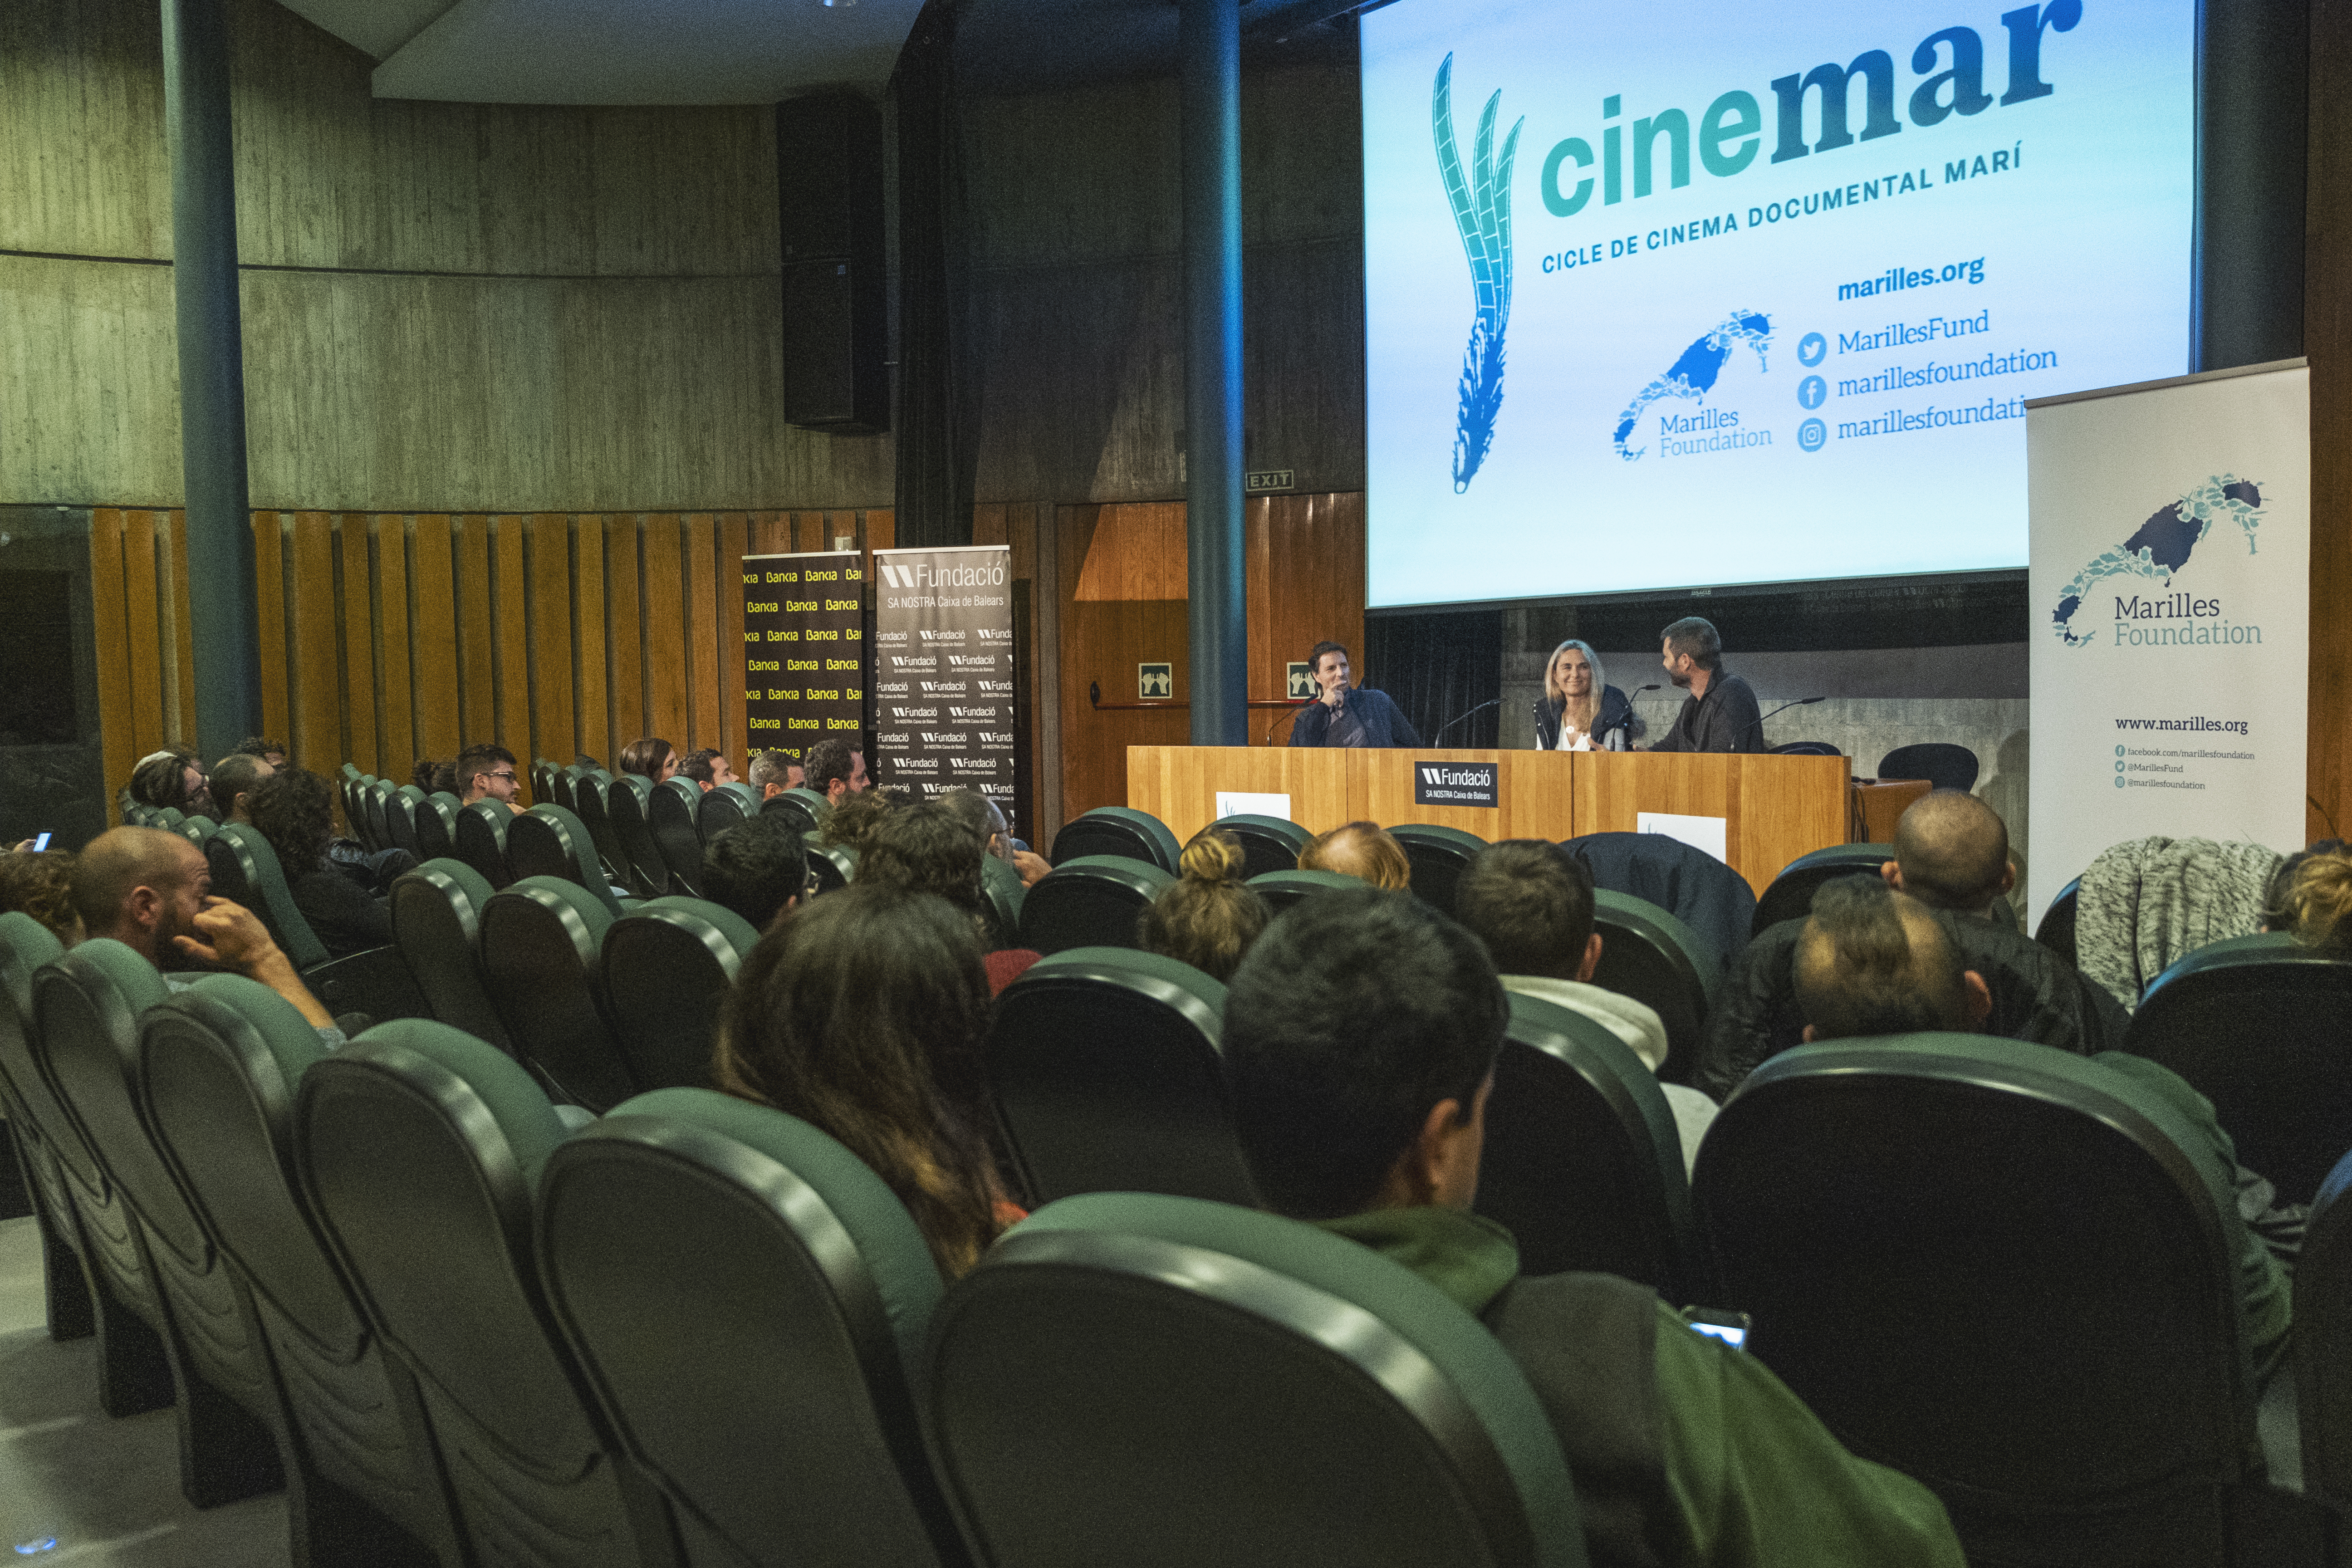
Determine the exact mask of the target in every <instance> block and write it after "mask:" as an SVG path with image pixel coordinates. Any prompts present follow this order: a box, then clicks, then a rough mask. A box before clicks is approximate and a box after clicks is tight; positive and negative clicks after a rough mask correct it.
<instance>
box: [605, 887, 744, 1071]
mask: <svg viewBox="0 0 2352 1568" xmlns="http://www.w3.org/2000/svg"><path fill="white" fill-rule="evenodd" d="M759 941H760V933H759V932H758V931H755V930H754V929H752V926H751V921H747V920H745V919H744V918H743V917H742V916H741V915H739V914H737V913H736V912H735V911H734V910H729V909H722V908H721V907H719V905H717V904H713V903H709V902H706V901H705V900H701V899H688V898H663V899H656V900H653V901H652V902H650V903H647V904H645V905H642V906H640V907H639V908H637V909H635V910H631V911H630V912H629V913H627V914H626V915H624V916H623V917H622V918H621V919H619V920H616V921H614V922H613V923H612V924H611V925H610V926H609V927H607V928H606V929H605V931H604V962H603V973H604V998H605V1002H606V1004H607V1005H608V1007H609V1009H610V1012H611V1016H612V1022H613V1040H614V1045H616V1046H617V1047H619V1049H620V1054H621V1058H622V1060H623V1061H624V1063H625V1066H626V1068H627V1071H628V1075H629V1078H630V1080H631V1081H632V1082H634V1083H635V1084H636V1085H637V1086H638V1087H639V1088H640V1089H669V1088H702V1087H707V1086H708V1085H709V1083H710V1053H711V1049H712V1047H715V1046H716V1045H717V1044H718V1042H719V1010H720V1009H721V1008H722V1007H723V1006H725V1005H726V1002H727V993H728V990H729V989H730V987H731V986H732V985H733V984H735V975H736V973H737V971H739V970H740V969H741V968H742V967H743V961H744V960H745V959H747V958H749V957H751V949H752V948H753V947H755V946H756V945H758V943H759Z"/></svg>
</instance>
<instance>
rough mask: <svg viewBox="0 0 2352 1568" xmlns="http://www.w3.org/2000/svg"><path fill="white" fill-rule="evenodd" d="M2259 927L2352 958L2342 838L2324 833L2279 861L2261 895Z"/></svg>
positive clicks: (2350, 869)
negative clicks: (2324, 834) (2261, 909)
mask: <svg viewBox="0 0 2352 1568" xmlns="http://www.w3.org/2000/svg"><path fill="white" fill-rule="evenodd" d="M2263 930H2264V931H2292V932H2293V933H2294V937H2295V939H2296V940H2297V941H2299V942H2302V943H2303V944H2304V945H2305V946H2306V947H2315V948H2317V949H2318V950H2319V951H2320V952H2326V953H2331V954H2333V955H2334V956H2336V957H2337V958H2346V959H2352V851H2347V849H2346V848H2345V847H2344V841H2343V840H2342V839H2340V838H2323V839H2321V840H2320V841H2319V842H2318V843H2316V844H2315V845H2313V846H2312V847H2310V848H2308V849H2298V850H2296V851H2295V852H2294V854H2292V855H2290V856H2288V857H2287V858H2286V859H2285V860H2284V861H2283V862H2282V863H2281V864H2280V866H2279V868H2278V873H2277V875H2275V876H2273V878H2272V879H2271V884H2270V889H2269V891H2268V892H2266V893H2265V894H2264V895H2263Z"/></svg>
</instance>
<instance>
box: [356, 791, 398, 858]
mask: <svg viewBox="0 0 2352 1568" xmlns="http://www.w3.org/2000/svg"><path fill="white" fill-rule="evenodd" d="M391 794H392V786H391V785H390V784H385V783H384V782H383V780H382V779H367V780H364V781H363V782H362V784H361V785H360V820H361V822H362V825H363V826H364V829H365V831H363V832H362V833H361V835H360V841H361V842H362V843H363V844H365V845H366V846H367V847H368V849H369V850H370V851H371V852H373V851H375V850H379V849H389V848H391V847H393V837H392V828H391V826H389V822H390V813H389V808H388V806H387V805H386V801H387V799H388V797H389V796H390V795H391Z"/></svg>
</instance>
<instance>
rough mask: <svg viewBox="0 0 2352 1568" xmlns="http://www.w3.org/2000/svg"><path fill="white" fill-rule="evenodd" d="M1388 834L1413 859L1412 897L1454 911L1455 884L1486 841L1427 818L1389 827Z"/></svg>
mask: <svg viewBox="0 0 2352 1568" xmlns="http://www.w3.org/2000/svg"><path fill="white" fill-rule="evenodd" d="M1389 837H1391V838H1393V839H1395V840H1396V841H1397V842H1398V843H1399V844H1402V845H1403V846H1404V858H1406V859H1407V860H1410V861H1411V862H1412V893H1413V897H1415V898H1417V899H1419V900H1421V901H1422V902H1423V903H1425V904H1430V905H1433V906H1434V907H1436V908H1438V909H1441V910H1444V911H1445V912H1446V913H1447V914H1449V915H1450V914H1452V913H1453V912H1454V883H1455V882H1457V881H1459V880H1461V878H1462V873H1463V871H1464V870H1465V868H1467V867H1468V866H1469V864H1470V862H1471V861H1473V860H1475V859H1476V858H1478V854H1479V851H1481V850H1483V849H1485V848H1486V840H1485V839H1483V838H1481V837H1478V836H1477V835H1476V834H1475V833H1465V832H1464V831H1462V829H1460V828H1458V827H1439V826H1435V825H1434V824H1432V823H1427V822H1405V823H1400V824H1398V825H1397V826H1394V827H1391V828H1390V829H1389Z"/></svg>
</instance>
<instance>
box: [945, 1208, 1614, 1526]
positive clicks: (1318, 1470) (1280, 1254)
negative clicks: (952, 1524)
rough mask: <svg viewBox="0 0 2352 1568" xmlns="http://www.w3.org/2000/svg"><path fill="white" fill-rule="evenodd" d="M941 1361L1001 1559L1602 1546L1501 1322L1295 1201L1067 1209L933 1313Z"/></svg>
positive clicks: (949, 1477) (971, 1485) (957, 1495)
mask: <svg viewBox="0 0 2352 1568" xmlns="http://www.w3.org/2000/svg"><path fill="white" fill-rule="evenodd" d="M1342 1325H1344V1327H1342ZM926 1371H927V1373H928V1375H927V1376H926V1377H925V1378H924V1379H923V1383H922V1391H921V1398H922V1399H923V1402H924V1403H923V1415H924V1419H925V1425H926V1426H927V1427H928V1428H929V1433H930V1436H931V1450H932V1452H933V1454H934V1455H936V1456H937V1458H938V1461H939V1467H940V1480H941V1484H942V1485H943V1486H944V1487H945V1489H946V1490H947V1493H948V1496H949V1500H950V1503H951V1504H952V1505H953V1506H954V1508H955V1510H956V1511H957V1513H958V1515H959V1516H960V1517H961V1519H962V1521H963V1523H964V1527H965V1530H966V1531H967V1533H968V1534H969V1535H970V1537H971V1540H972V1542H973V1543H974V1545H975V1547H976V1548H977V1551H978V1554H979V1555H980V1557H981V1558H982V1560H983V1561H986V1562H990V1563H1021V1564H1024V1565H1035V1568H1065V1565H1067V1568H1077V1565H1079V1564H1091V1563H1142V1564H1152V1565H1155V1568H1156V1565H1162V1564H1180V1563H1217V1564H1219V1568H1297V1565H1298V1564H1301V1563H1414V1564H1417V1565H1421V1568H1470V1565H1471V1564H1477V1565H1479V1568H1500V1565H1503V1564H1511V1565H1514V1568H1532V1565H1534V1564H1538V1563H1540V1564H1553V1565H1559V1568H1570V1565H1577V1568H1580V1565H1581V1564H1582V1563H1583V1562H1584V1560H1585V1557H1584V1542H1583V1539H1582V1533H1581V1529H1580V1514H1579V1512H1578V1507H1577V1498H1576V1494H1575V1491H1574V1489H1572V1488H1571V1486H1570V1481H1569V1475H1568V1467H1567V1463H1566V1461H1565V1460H1564V1459H1563V1458H1561V1457H1560V1451H1559V1440H1558V1438H1557V1437H1555V1436H1553V1431H1552V1427H1551V1425H1550V1422H1549V1418H1548V1417H1547V1415H1545V1413H1544V1410H1543V1407H1542V1406H1541V1405H1539V1404H1538V1402H1537V1399H1536V1396H1535V1394H1534V1393H1533V1391H1532V1390H1530V1389H1529V1388H1528V1384H1527V1380H1526V1379H1525V1378H1524V1377H1523V1376H1522V1375H1521V1374H1520V1373H1519V1370H1518V1368H1517V1366H1516V1365H1515V1364H1514V1363H1513V1362H1512V1361H1511V1358H1510V1353H1509V1352H1507V1351H1506V1350H1505V1349H1504V1348H1503V1346H1502V1345H1501V1343H1500V1342H1497V1341H1496V1338H1495V1336H1494V1335H1493V1334H1491V1333H1489V1332H1488V1331H1486V1328H1485V1326H1484V1325H1482V1324H1481V1323H1479V1321H1477V1320H1476V1319H1475V1318H1473V1317H1472V1316H1471V1315H1470V1314H1469V1313H1467V1312H1465V1311H1464V1310H1462V1309H1461V1308H1459V1307H1458V1306H1456V1305H1455V1304H1454V1302H1453V1301H1451V1300H1448V1299H1447V1298H1446V1297H1445V1296H1444V1293H1442V1292H1441V1291H1439V1290H1438V1289H1436V1288H1435V1287H1433V1286H1432V1285H1430V1284H1429V1283H1428V1282H1426V1281H1425V1280H1423V1279H1418V1278H1416V1277H1415V1276H1413V1275H1412V1274H1411V1273H1410V1272H1408V1271H1407V1270H1405V1269H1404V1268H1400V1267H1399V1266H1397V1265H1396V1264H1394V1263H1392V1262H1391V1261H1390V1260H1389V1259H1387V1258H1381V1257H1380V1256H1378V1255H1377V1254H1375V1253H1373V1252H1372V1251H1371V1250H1370V1249H1369V1248H1367V1247H1361V1246H1359V1245H1357V1244H1356V1243H1354V1242H1351V1241H1349V1240H1347V1239H1345V1238H1344V1237H1338V1236H1332V1235H1330V1234H1328V1233H1327V1232H1323V1231H1319V1230H1317V1229H1316V1228H1315V1227H1313V1226H1307V1225H1303V1224H1300V1223H1298V1222H1297V1221H1293V1220H1288V1219H1284V1218H1281V1217H1279V1216H1277V1215H1269V1214H1255V1213H1251V1212H1249V1211H1247V1210H1244V1209H1239V1208H1232V1207H1227V1206H1225V1205H1212V1204H1199V1203H1192V1202H1189V1201H1187V1200H1184V1199H1181V1198H1168V1197H1159V1196H1154V1195H1150V1194H1131V1193H1121V1194H1099V1195H1096V1196H1092V1197H1085V1198H1074V1199H1071V1200H1069V1201H1068V1202H1066V1203H1063V1204H1057V1205H1054V1206H1053V1207H1052V1208H1050V1209H1047V1210H1046V1211H1045V1212H1044V1213H1042V1214H1039V1215H1035V1216H1034V1217H1033V1218H1032V1219H1031V1220H1030V1221H1029V1222H1028V1223H1027V1224H1025V1225H1024V1226H1021V1227H1019V1228H1018V1229H1017V1230H1015V1231H1013V1233H1012V1234H1011V1235H1009V1236H1007V1237H1004V1238H1003V1240H1002V1241H1000V1242H998V1243H997V1245H996V1246H995V1247H992V1248H991V1249H990V1251H989V1253H988V1256H987V1257H986V1258H983V1259H982V1262H981V1265H980V1267H979V1268H975V1269H974V1270H972V1272H971V1274H969V1275H967V1276H966V1277H965V1278H964V1279H962V1280H961V1281H960V1282H959V1283H958V1284H957V1285H956V1286H955V1288H954V1289H951V1290H950V1291H949V1292H948V1294H947V1297H946V1299H945V1300H942V1301H941V1302H940V1305H939V1306H938V1308H936V1309H935V1310H933V1312H932V1315H931V1333H930V1342H929V1354H928V1357H927V1360H926Z"/></svg>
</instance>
